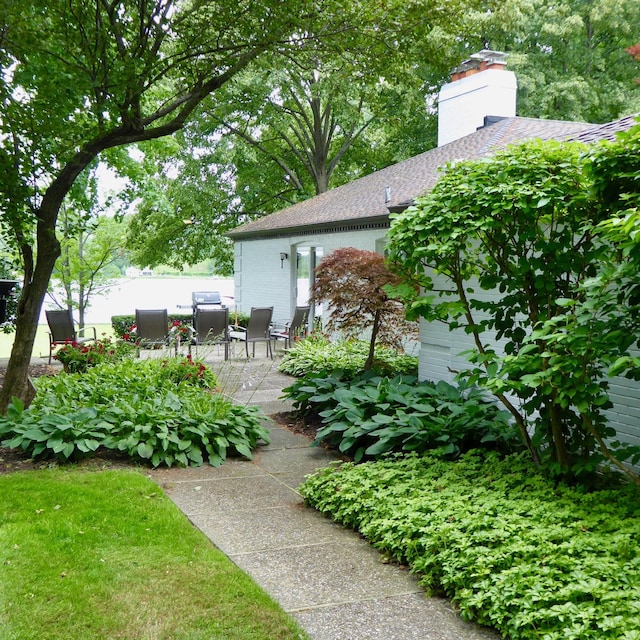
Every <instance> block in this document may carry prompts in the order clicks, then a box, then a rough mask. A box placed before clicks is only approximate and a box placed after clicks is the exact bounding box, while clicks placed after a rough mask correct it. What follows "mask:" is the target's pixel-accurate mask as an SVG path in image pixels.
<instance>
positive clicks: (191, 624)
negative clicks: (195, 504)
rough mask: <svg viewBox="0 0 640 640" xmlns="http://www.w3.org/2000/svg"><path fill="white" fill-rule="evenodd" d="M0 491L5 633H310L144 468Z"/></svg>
mask: <svg viewBox="0 0 640 640" xmlns="http://www.w3.org/2000/svg"><path fill="white" fill-rule="evenodd" d="M0 495H2V496H3V498H2V501H1V502H0V584H2V589H0V620H2V632H1V635H2V638H3V640H68V639H69V638H82V639H83V640H104V638H114V639H115V638H127V639H128V640H138V639H140V640H142V639H143V638H156V639H158V640H161V639H169V638H171V639H175V640H179V639H184V640H186V639H187V638H189V640H205V639H206V640H214V639H217V640H263V639H264V638H270V639H273V640H294V639H296V640H302V639H303V638H305V637H306V636H305V634H304V633H303V632H302V631H301V630H300V628H299V627H298V626H297V625H296V623H295V622H294V621H293V620H292V619H291V618H289V617H288V616H287V615H285V614H284V613H283V611H282V609H280V607H279V606H278V605H277V604H276V603H274V602H273V600H271V599H270V598H269V597H268V596H267V595H266V594H265V593H264V592H263V591H262V590H261V589H260V588H259V587H258V586H257V585H256V584H255V583H254V582H253V581H252V580H251V579H250V578H249V577H248V576H247V575H246V574H245V573H244V572H242V571H240V570H239V569H238V568H237V567H236V566H235V565H234V564H233V563H232V562H231V561H230V560H229V559H228V558H227V557H226V556H224V554H222V553H221V552H220V551H219V550H218V549H217V548H216V547H214V546H213V545H211V543H210V542H209V541H208V540H207V539H206V538H205V537H204V536H203V535H202V534H201V533H200V532H199V531H198V530H197V529H195V528H194V527H193V526H191V524H190V523H189V522H188V521H187V519H186V518H185V517H184V516H183V515H182V514H181V513H180V512H179V511H178V509H177V508H176V507H175V506H174V505H173V504H172V503H171V502H170V501H169V500H168V499H167V498H166V497H165V496H164V494H163V493H162V491H161V490H160V489H159V488H158V486H157V485H156V484H154V483H153V482H151V481H150V480H149V479H148V478H145V477H144V476H143V475H142V474H140V473H137V472H134V471H101V472H88V471H77V470H74V471H72V470H69V469H54V470H43V471H30V472H23V473H14V474H8V475H5V476H2V477H0Z"/></svg>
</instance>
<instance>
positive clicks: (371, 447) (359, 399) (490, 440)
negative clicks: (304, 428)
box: [284, 372, 518, 462]
mask: <svg viewBox="0 0 640 640" xmlns="http://www.w3.org/2000/svg"><path fill="white" fill-rule="evenodd" d="M284 391H285V395H286V396H287V397H289V398H290V399H292V400H293V402H294V406H296V407H297V408H298V409H303V410H307V411H309V410H313V411H314V412H315V413H317V414H318V415H319V416H320V417H321V418H322V421H323V423H324V425H325V426H324V427H322V428H321V429H320V430H319V431H318V433H317V438H316V440H315V444H319V443H321V442H326V443H328V444H329V445H332V446H334V447H336V448H337V449H339V450H340V451H341V452H343V453H345V454H348V455H350V456H352V457H353V458H354V460H355V461H356V462H359V461H360V460H362V459H363V458H371V457H374V458H375V457H379V456H382V455H385V454H388V453H392V452H411V451H417V452H422V451H426V450H428V449H436V448H437V449H439V450H440V451H441V452H442V453H444V454H446V455H448V456H451V457H456V456H458V455H459V454H460V453H461V452H463V451H467V450H469V449H471V448H474V447H478V446H486V447H490V448H500V449H503V450H510V449H513V448H515V447H517V446H518V438H517V433H516V431H515V430H514V428H513V425H512V424H511V421H510V419H509V414H508V413H507V412H505V411H500V410H499V408H498V407H497V406H496V404H495V403H494V402H491V401H490V400H489V399H488V398H487V396H486V394H484V393H482V392H481V391H480V390H479V389H477V388H476V387H466V388H465V387H464V386H458V387H456V386H454V385H451V384H448V383H446V382H443V381H441V382H438V383H437V384H434V383H432V382H419V381H418V379H417V378H415V377H413V376H395V377H393V378H388V377H384V376H376V375H371V374H364V375H362V376H360V377H358V378H354V379H351V380H349V379H345V378H344V377H343V376H341V374H340V372H334V373H333V374H332V375H330V376H326V377H325V376H307V377H305V378H304V379H302V380H299V381H297V382H296V383H294V384H293V385H291V386H290V387H288V388H287V389H285V390H284Z"/></svg>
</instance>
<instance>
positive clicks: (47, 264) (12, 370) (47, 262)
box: [0, 223, 60, 415]
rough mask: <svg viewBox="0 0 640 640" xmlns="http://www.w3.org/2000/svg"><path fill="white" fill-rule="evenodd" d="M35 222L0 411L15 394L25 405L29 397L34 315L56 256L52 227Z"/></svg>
mask: <svg viewBox="0 0 640 640" xmlns="http://www.w3.org/2000/svg"><path fill="white" fill-rule="evenodd" d="M43 227H44V225H43V224H42V223H38V236H39V242H38V258H37V261H36V266H35V269H34V271H33V277H32V278H31V279H30V280H29V279H26V280H25V282H24V283H23V288H22V295H21V296H20V300H19V301H18V309H17V314H16V332H15V337H14V341H13V348H12V349H11V357H10V358H9V364H8V365H7V371H6V373H5V378H4V384H3V386H2V391H1V392H0V413H1V414H3V415H4V414H5V413H6V412H7V407H8V406H9V403H10V402H11V399H12V398H13V397H14V396H15V397H17V398H19V399H20V400H22V402H24V404H25V406H28V405H29V403H30V402H31V400H32V399H33V387H32V385H31V383H30V381H29V363H30V362H31V354H32V352H33V343H34V341H35V338H36V332H37V330H38V319H39V318H40V310H41V309H42V303H43V301H44V296H45V294H46V293H47V287H48V286H49V280H50V278H51V274H52V273H53V267H54V265H55V263H56V259H57V258H58V256H59V255H60V244H59V243H58V240H57V239H56V236H55V232H54V231H55V224H54V229H46V228H43Z"/></svg>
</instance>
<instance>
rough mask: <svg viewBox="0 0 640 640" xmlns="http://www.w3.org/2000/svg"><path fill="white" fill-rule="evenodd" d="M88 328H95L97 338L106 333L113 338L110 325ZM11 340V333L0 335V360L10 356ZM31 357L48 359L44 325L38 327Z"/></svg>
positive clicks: (47, 329) (47, 332) (97, 325)
mask: <svg viewBox="0 0 640 640" xmlns="http://www.w3.org/2000/svg"><path fill="white" fill-rule="evenodd" d="M90 326H91V327H95V328H96V334H97V336H98V337H100V336H102V334H103V333H106V334H107V335H108V336H113V331H112V328H111V325H110V324H96V325H90ZM87 335H89V334H87ZM13 338H14V334H13V333H9V334H6V333H0V358H8V357H9V356H10V355H11V347H13ZM33 357H34V358H38V357H39V358H48V357H49V327H48V326H47V325H46V324H39V325H38V332H37V333H36V340H35V342H34V343H33Z"/></svg>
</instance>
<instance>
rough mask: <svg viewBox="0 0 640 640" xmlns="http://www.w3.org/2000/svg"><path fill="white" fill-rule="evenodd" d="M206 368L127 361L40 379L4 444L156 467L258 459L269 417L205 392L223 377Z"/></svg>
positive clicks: (18, 407) (15, 414) (8, 424)
mask: <svg viewBox="0 0 640 640" xmlns="http://www.w3.org/2000/svg"><path fill="white" fill-rule="evenodd" d="M202 367H203V365H201V364H199V363H194V362H192V361H189V360H187V359H185V360H184V361H181V360H180V359H173V360H166V361H160V360H145V361H139V360H135V361H134V360H127V361H122V362H116V363H111V364H100V365H97V366H95V367H93V368H91V369H89V370H88V371H87V372H86V373H84V374H61V375H59V376H52V377H41V378H38V380H37V381H36V385H37V393H36V397H35V398H34V400H33V402H32V404H31V405H30V407H29V408H28V409H25V408H24V406H23V405H22V403H21V402H20V401H19V400H17V399H14V400H13V402H12V404H11V405H10V407H9V409H8V411H7V415H6V416H2V417H0V438H4V439H3V440H2V445H3V446H7V447H11V448H20V449H21V450H22V451H24V452H25V453H27V454H29V455H31V456H32V457H35V458H37V457H41V458H47V457H52V458H56V459H59V460H74V459H77V458H79V457H82V456H83V455H87V454H89V453H91V452H92V451H95V450H96V449H97V448H98V447H100V446H102V447H105V448H107V449H111V450H116V451H124V452H126V453H127V454H128V455H129V456H131V457H132V458H134V459H140V460H145V461H149V462H150V463H151V464H152V465H153V466H154V467H155V466H159V465H161V464H165V465H167V466H172V465H173V464H178V465H181V466H187V465H191V466H198V465H200V464H202V463H203V462H204V461H205V460H206V461H208V463H209V464H211V465H213V466H217V465H219V464H222V462H224V460H225V459H226V458H227V455H228V454H236V453H237V454H240V455H242V456H245V457H247V458H251V450H252V449H253V448H255V446H256V444H257V442H258V440H260V439H262V440H265V441H268V430H267V429H266V428H265V427H263V426H262V419H263V416H262V415H261V414H260V412H259V410H258V409H257V408H255V407H243V406H236V405H234V404H233V403H231V402H230V401H228V400H226V399H225V398H223V397H222V396H221V395H219V394H217V393H210V392H207V391H205V389H203V387H204V388H207V387H211V386H213V385H215V384H216V378H215V375H214V374H213V373H212V372H210V371H209V370H208V369H206V367H205V369H204V370H203V369H202Z"/></svg>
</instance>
